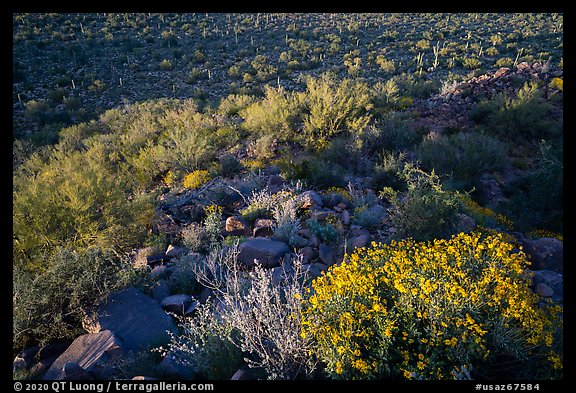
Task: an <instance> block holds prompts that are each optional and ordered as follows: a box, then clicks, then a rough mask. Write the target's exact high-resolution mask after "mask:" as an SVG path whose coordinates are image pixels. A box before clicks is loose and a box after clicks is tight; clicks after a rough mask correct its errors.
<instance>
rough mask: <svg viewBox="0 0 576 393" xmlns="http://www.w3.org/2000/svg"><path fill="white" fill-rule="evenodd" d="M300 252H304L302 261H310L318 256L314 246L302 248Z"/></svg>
mask: <svg viewBox="0 0 576 393" xmlns="http://www.w3.org/2000/svg"><path fill="white" fill-rule="evenodd" d="M300 254H302V263H309V262H310V261H311V260H312V259H314V257H315V256H316V252H315V251H314V249H313V248H312V247H303V248H301V249H300Z"/></svg>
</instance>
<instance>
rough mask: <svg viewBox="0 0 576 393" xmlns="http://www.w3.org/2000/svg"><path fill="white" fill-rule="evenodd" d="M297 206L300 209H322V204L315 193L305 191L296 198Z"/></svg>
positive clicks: (320, 198) (318, 195)
mask: <svg viewBox="0 0 576 393" xmlns="http://www.w3.org/2000/svg"><path fill="white" fill-rule="evenodd" d="M298 201H299V205H300V207H301V208H302V209H310V208H311V207H312V206H317V207H322V205H323V204H324V202H323V201H322V197H321V196H320V194H318V193H317V192H316V191H312V190H310V191H305V192H303V193H302V194H300V195H299V196H298Z"/></svg>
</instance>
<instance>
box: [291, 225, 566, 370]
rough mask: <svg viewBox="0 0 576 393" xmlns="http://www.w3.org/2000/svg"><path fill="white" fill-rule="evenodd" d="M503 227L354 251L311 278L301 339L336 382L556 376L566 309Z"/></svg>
mask: <svg viewBox="0 0 576 393" xmlns="http://www.w3.org/2000/svg"><path fill="white" fill-rule="evenodd" d="M514 247H515V245H514V244H512V243H509V242H508V241H507V240H506V239H505V238H504V236H502V235H501V234H490V233H488V234H483V233H478V232H475V233H471V234H464V233H461V234H459V235H457V236H455V237H453V238H451V239H449V240H434V241H433V242H432V241H430V242H426V243H424V242H415V241H413V240H403V241H400V242H398V243H396V242H392V243H390V244H389V245H384V244H380V245H377V246H374V247H373V248H369V249H365V248H363V249H360V250H357V251H355V252H354V253H353V254H352V255H351V256H350V258H349V260H347V261H344V262H343V263H342V264H341V265H335V266H333V267H331V268H330V270H329V272H328V273H327V274H326V275H324V276H322V277H320V278H318V279H316V280H315V281H314V282H313V285H312V287H313V291H311V293H310V297H309V298H308V299H306V300H305V304H304V311H303V321H302V324H303V332H302V337H304V338H312V339H313V340H314V342H315V346H314V353H315V355H316V356H318V358H319V359H320V360H321V361H322V362H323V363H324V364H325V365H326V371H327V373H328V374H329V375H330V376H331V377H332V378H337V379H382V378H401V379H462V378H464V379H485V378H486V379H499V378H506V379H509V378H518V379H534V380H538V379H556V378H562V347H561V344H562V338H561V337H562V317H561V315H562V308H561V306H558V305H555V304H554V303H552V302H551V301H549V300H548V301H542V298H540V297H539V296H538V295H537V294H535V293H534V292H533V290H532V289H531V288H530V285H531V278H530V276H531V275H530V273H529V270H528V269H527V266H528V265H529V262H528V261H527V259H526V256H525V255H524V254H523V253H521V252H520V253H517V252H515V251H514Z"/></svg>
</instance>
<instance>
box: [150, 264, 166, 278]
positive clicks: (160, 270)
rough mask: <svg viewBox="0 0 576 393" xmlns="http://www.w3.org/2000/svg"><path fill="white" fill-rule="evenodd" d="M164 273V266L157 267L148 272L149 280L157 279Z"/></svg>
mask: <svg viewBox="0 0 576 393" xmlns="http://www.w3.org/2000/svg"><path fill="white" fill-rule="evenodd" d="M165 273H166V265H158V266H156V267H155V268H154V269H152V271H151V272H150V278H153V279H157V278H159V277H161V276H162V275H163V274H165Z"/></svg>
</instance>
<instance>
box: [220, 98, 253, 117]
mask: <svg viewBox="0 0 576 393" xmlns="http://www.w3.org/2000/svg"><path fill="white" fill-rule="evenodd" d="M254 101H255V98H254V97H253V96H249V95H245V94H230V95H229V96H228V97H226V98H224V99H222V100H221V101H220V104H219V105H218V113H221V114H224V115H227V116H236V115H238V114H239V113H240V111H242V110H244V109H245V108H247V107H249V106H250V105H252V104H253V103H254Z"/></svg>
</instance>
